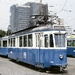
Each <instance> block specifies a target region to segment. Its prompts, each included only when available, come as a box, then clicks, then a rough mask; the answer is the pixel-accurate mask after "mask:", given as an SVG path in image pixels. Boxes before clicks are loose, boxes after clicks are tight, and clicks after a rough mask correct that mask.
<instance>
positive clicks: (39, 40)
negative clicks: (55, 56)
mask: <svg viewBox="0 0 75 75" xmlns="http://www.w3.org/2000/svg"><path fill="white" fill-rule="evenodd" d="M43 37H44V36H43V33H37V34H36V47H37V48H38V52H37V53H38V55H37V56H38V61H39V62H40V61H41V49H42V47H43V46H44V38H43Z"/></svg>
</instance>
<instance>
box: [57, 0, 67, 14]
mask: <svg viewBox="0 0 75 75" xmlns="http://www.w3.org/2000/svg"><path fill="white" fill-rule="evenodd" d="M66 3H67V0H66V1H65V3H64V5H63V7H62V9H61V10H60V11H59V12H57V13H60V12H61V11H62V10H63V9H64V7H65V5H66Z"/></svg>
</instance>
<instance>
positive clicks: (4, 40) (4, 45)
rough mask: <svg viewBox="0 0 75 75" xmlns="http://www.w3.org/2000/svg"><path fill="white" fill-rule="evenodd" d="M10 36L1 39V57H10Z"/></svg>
mask: <svg viewBox="0 0 75 75" xmlns="http://www.w3.org/2000/svg"><path fill="white" fill-rule="evenodd" d="M7 44H8V36H5V37H2V38H0V55H3V56H7V55H8V47H7V46H8V45H7Z"/></svg>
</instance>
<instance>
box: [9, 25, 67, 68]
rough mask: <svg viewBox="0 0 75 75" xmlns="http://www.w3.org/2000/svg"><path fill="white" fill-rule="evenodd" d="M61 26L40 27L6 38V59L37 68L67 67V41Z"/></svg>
mask: <svg viewBox="0 0 75 75" xmlns="http://www.w3.org/2000/svg"><path fill="white" fill-rule="evenodd" d="M65 37H66V31H65V29H64V27H63V26H53V28H52V27H51V26H49V25H48V26H40V27H36V28H33V29H29V30H25V31H22V32H18V33H15V34H12V35H10V36H9V37H8V58H11V59H14V60H17V61H21V62H24V63H27V64H30V65H34V66H35V67H38V68H51V67H59V69H60V68H62V69H64V68H66V66H67V56H66V53H67V44H66V43H67V41H66V38H65Z"/></svg>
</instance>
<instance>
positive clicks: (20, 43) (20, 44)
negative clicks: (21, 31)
mask: <svg viewBox="0 0 75 75" xmlns="http://www.w3.org/2000/svg"><path fill="white" fill-rule="evenodd" d="M19 47H22V36H20V37H19Z"/></svg>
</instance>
